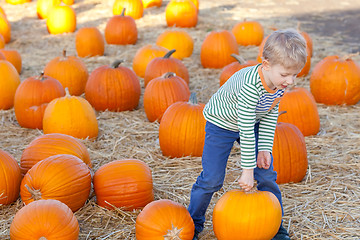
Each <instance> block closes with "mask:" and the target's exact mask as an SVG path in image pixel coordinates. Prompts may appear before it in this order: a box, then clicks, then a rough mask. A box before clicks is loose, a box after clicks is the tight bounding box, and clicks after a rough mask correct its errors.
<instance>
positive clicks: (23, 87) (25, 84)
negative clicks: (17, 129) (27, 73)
mask: <svg viewBox="0 0 360 240" xmlns="http://www.w3.org/2000/svg"><path fill="white" fill-rule="evenodd" d="M63 96H65V90H64V88H63V86H62V85H61V83H60V82H59V81H58V80H56V79H54V78H52V77H48V76H44V74H43V73H42V74H41V75H40V76H37V77H29V78H27V79H25V80H24V81H22V82H21V83H20V85H19V87H18V88H17V90H16V92H15V98H14V110H15V116H16V120H17V121H18V123H19V125H20V126H22V127H25V128H33V129H42V125H43V124H42V122H43V117H44V112H45V108H46V107H47V105H48V103H49V102H51V101H52V100H53V99H55V98H59V97H63Z"/></svg>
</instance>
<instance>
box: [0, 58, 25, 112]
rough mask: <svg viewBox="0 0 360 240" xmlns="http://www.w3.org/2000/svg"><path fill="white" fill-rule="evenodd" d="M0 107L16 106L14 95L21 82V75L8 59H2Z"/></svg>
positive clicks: (0, 63) (0, 62) (0, 68)
mask: <svg viewBox="0 0 360 240" xmlns="http://www.w3.org/2000/svg"><path fill="white" fill-rule="evenodd" d="M0 75H1V78H0V109H2V110H7V109H10V108H12V107H13V106H14V96H15V92H16V89H17V87H18V86H19V84H20V76H19V74H18V72H17V71H16V69H15V67H14V66H13V65H12V64H11V63H10V62H9V61H6V60H0Z"/></svg>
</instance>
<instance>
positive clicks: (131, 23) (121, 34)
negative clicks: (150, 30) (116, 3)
mask: <svg viewBox="0 0 360 240" xmlns="http://www.w3.org/2000/svg"><path fill="white" fill-rule="evenodd" d="M124 13H125V8H124V9H123V11H122V13H121V14H120V15H115V16H113V17H111V18H110V19H109V20H108V22H107V23H106V27H105V31H104V32H105V40H106V42H107V43H108V44H116V45H127V44H135V43H136V41H137V39H138V30H137V27H136V23H135V20H134V18H132V17H131V16H125V15H124Z"/></svg>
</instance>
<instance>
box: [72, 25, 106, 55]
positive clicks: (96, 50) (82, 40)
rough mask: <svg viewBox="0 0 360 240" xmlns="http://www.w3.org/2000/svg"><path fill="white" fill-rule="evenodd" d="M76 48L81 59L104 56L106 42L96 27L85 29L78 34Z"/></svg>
mask: <svg viewBox="0 0 360 240" xmlns="http://www.w3.org/2000/svg"><path fill="white" fill-rule="evenodd" d="M75 47H76V52H77V54H78V56H79V57H93V56H102V55H104V51H105V40H104V37H103V35H102V34H101V32H100V31H99V29H97V28H96V27H84V28H81V29H79V31H78V32H77V33H76V37H75Z"/></svg>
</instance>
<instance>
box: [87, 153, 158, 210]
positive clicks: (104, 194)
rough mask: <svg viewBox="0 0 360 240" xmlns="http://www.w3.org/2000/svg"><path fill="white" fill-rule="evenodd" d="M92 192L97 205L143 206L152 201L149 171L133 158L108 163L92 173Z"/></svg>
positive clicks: (108, 206) (133, 207)
mask: <svg viewBox="0 0 360 240" xmlns="http://www.w3.org/2000/svg"><path fill="white" fill-rule="evenodd" d="M94 191H95V194H96V203H97V204H98V205H99V206H101V207H105V208H108V209H113V208H114V207H118V208H122V209H124V210H133V209H138V208H143V207H145V206H146V204H148V203H149V202H151V201H153V200H154V193H153V182H152V176H151V170H150V168H149V166H148V165H147V164H146V163H145V162H143V161H140V160H137V159H122V160H116V161H112V162H109V163H107V164H105V165H103V166H101V167H100V168H99V169H98V170H97V171H96V172H95V174H94Z"/></svg>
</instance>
